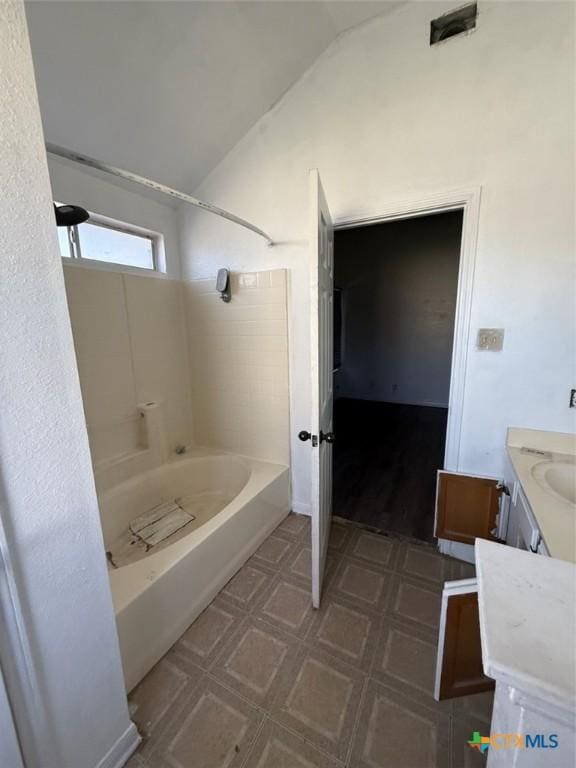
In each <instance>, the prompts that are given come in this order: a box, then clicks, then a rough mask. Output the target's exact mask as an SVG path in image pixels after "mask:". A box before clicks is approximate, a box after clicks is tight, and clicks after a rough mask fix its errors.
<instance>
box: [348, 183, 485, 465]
mask: <svg viewBox="0 0 576 768" xmlns="http://www.w3.org/2000/svg"><path fill="white" fill-rule="evenodd" d="M481 191H482V188H481V187H471V188H466V189H455V190H447V191H445V192H440V193H438V194H436V195H430V196H428V197H415V198H409V199H404V200H401V201H397V202H394V203H391V204H390V205H388V206H386V207H384V209H382V208H380V209H379V210H378V212H377V213H376V212H374V213H369V212H367V213H365V214H364V215H362V216H357V217H354V218H347V219H336V220H335V222H334V229H350V228H351V227H360V226H364V225H369V224H376V223H378V222H384V221H394V220H396V219H410V218H414V217H417V216H427V215H430V214H433V213H443V212H446V211H453V210H459V209H461V210H463V212H464V217H463V221H462V244H461V248H460V266H459V272H458V293H457V298H456V312H455V317H454V342H453V346H452V367H451V374H450V394H449V398H448V402H449V409H448V424H447V428H446V450H445V453H444V466H445V467H446V469H450V470H457V469H458V468H459V466H460V441H461V433H462V420H463V414H464V389H465V383H466V365H467V355H468V338H469V335H470V315H471V309H472V292H473V287H474V271H475V265H476V247H477V240H478V225H479V219H480V198H481Z"/></svg>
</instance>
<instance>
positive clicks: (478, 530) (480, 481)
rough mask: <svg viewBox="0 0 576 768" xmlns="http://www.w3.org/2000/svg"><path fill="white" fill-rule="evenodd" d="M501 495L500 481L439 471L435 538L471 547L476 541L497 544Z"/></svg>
mask: <svg viewBox="0 0 576 768" xmlns="http://www.w3.org/2000/svg"><path fill="white" fill-rule="evenodd" d="M501 495H502V486H501V483H500V481H499V480H496V479H493V478H488V477H473V476H472V475H461V474H458V473H453V472H443V471H442V470H441V471H439V472H438V486H437V499H436V536H437V537H438V538H441V539H448V540H449V541H459V542H461V543H463V544H472V545H473V544H474V541H475V540H476V539H488V540H490V541H498V533H497V530H496V529H497V519H498V518H497V516H498V513H499V511H500V497H501ZM492 531H496V533H495V534H493V533H492Z"/></svg>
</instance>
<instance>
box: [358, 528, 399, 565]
mask: <svg viewBox="0 0 576 768" xmlns="http://www.w3.org/2000/svg"><path fill="white" fill-rule="evenodd" d="M397 551H398V542H397V540H396V539H392V538H389V537H388V536H383V535H381V534H377V533H370V532H369V531H363V530H362V529H360V528H356V530H355V531H354V533H353V534H352V540H351V541H350V543H349V544H348V547H347V550H346V554H347V555H348V556H349V557H353V558H356V559H358V560H361V561H363V562H366V563H369V564H370V565H372V566H375V567H378V566H381V567H383V568H386V569H392V568H393V567H394V565H395V563H396V555H397Z"/></svg>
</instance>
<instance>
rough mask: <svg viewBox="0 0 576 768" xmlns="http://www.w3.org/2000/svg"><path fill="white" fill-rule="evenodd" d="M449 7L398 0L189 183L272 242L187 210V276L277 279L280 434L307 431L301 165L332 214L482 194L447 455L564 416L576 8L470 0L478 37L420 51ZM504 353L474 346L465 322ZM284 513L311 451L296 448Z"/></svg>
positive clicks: (495, 460)
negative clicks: (232, 272)
mask: <svg viewBox="0 0 576 768" xmlns="http://www.w3.org/2000/svg"><path fill="white" fill-rule="evenodd" d="M455 5H458V3H456V2H423V3H409V4H407V5H405V6H402V7H400V8H398V9H397V10H396V11H393V12H392V13H391V14H390V15H387V16H385V17H383V18H381V19H377V20H375V21H373V22H370V23H368V24H366V25H365V26H363V27H360V28H358V29H356V30H354V31H352V32H350V33H348V34H345V35H343V36H342V37H341V38H339V40H337V41H336V42H335V43H334V44H333V45H332V46H331V47H330V48H329V49H328V51H327V52H326V53H325V54H324V55H323V56H322V57H321V58H320V59H319V60H318V62H317V63H316V64H315V65H314V66H313V67H312V68H311V70H310V71H309V72H308V73H307V74H306V75H305V76H304V77H303V78H302V80H301V81H300V82H299V83H297V84H296V85H295V86H294V87H293V88H292V89H291V90H290V91H289V92H288V93H287V94H286V96H285V98H284V99H283V100H282V101H281V102H280V103H279V104H278V105H276V107H275V108H274V109H273V110H272V111H271V112H270V113H268V114H267V115H266V116H265V117H264V118H262V119H261V120H260V121H259V122H258V123H257V124H256V126H254V128H253V129H252V130H251V131H250V132H249V133H248V134H247V135H246V136H245V138H244V139H243V140H242V141H241V142H240V143H239V144H238V145H237V146H236V147H235V148H234V149H233V150H232V152H230V153H229V155H228V156H227V157H226V158H225V160H224V161H223V162H222V163H221V164H220V165H219V166H218V167H217V168H216V169H215V170H214V172H213V173H212V174H211V175H210V176H209V177H208V179H207V180H206V181H205V183H203V184H202V185H201V188H200V189H199V190H197V193H196V194H198V195H200V196H202V197H204V198H205V199H207V200H210V201H212V202H214V203H217V204H219V205H222V206H224V207H226V208H228V209H230V210H232V211H234V212H236V213H238V214H239V215H241V216H244V217H246V218H248V219H251V220H253V221H254V222H255V223H256V224H258V225H260V226H261V227H263V228H265V229H266V230H268V231H269V232H270V233H271V234H272V236H273V237H274V238H275V239H276V241H277V242H278V243H279V244H278V245H277V246H275V247H274V248H272V249H269V248H268V247H267V246H266V245H265V243H263V242H262V241H260V240H259V239H258V238H257V237H255V236H254V235H252V234H250V233H248V232H246V233H245V232H243V231H242V230H240V229H239V228H238V227H235V226H234V225H233V224H230V223H227V222H222V221H219V220H217V219H215V218H214V217H210V216H209V215H208V214H205V213H202V212H191V211H188V210H182V211H181V213H180V215H181V222H182V229H181V231H182V236H181V248H182V257H183V275H184V276H185V277H186V278H190V277H204V276H211V275H213V274H214V270H215V268H216V266H228V267H230V268H232V269H236V270H239V271H246V270H247V271H251V270H260V269H268V268H271V267H274V268H276V267H286V268H288V269H289V271H290V302H289V308H290V320H289V323H290V376H291V414H292V415H291V433H292V437H294V435H295V434H296V433H297V432H298V430H299V429H307V428H310V427H311V426H312V425H311V424H310V423H309V422H310V418H309V412H310V411H309V402H310V376H309V365H308V360H309V312H308V301H309V293H308V284H309V272H308V255H307V243H306V237H307V234H306V227H307V220H308V219H307V217H308V210H307V209H308V203H307V171H308V169H309V168H313V167H317V168H319V169H320V173H321V175H322V178H323V182H324V187H325V189H326V192H327V196H328V202H329V204H330V206H331V210H332V213H333V215H334V216H335V218H336V219H339V220H346V219H350V218H353V217H357V216H363V215H376V216H377V215H378V214H379V213H380V212H381V211H382V210H383V209H384V208H386V207H387V206H391V205H393V204H394V203H397V202H398V201H404V200H406V199H419V198H423V197H428V196H430V195H433V194H435V193H439V192H445V191H448V190H453V189H456V188H470V187H478V186H481V187H482V201H481V206H480V222H479V236H478V244H477V263H476V272H475V278H474V295H473V304H472V310H471V334H470V339H469V343H468V349H469V353H468V362H467V371H466V390H465V403H464V429H463V434H462V441H461V446H460V460H459V465H460V467H461V468H462V469H465V470H475V471H477V472H494V473H500V472H501V471H502V468H503V459H504V440H505V430H506V427H507V426H508V425H510V424H512V425H523V426H526V427H535V428H541V429H551V430H563V431H567V430H570V429H573V428H574V426H575V421H574V417H575V416H576V414H575V412H570V411H569V410H568V395H569V389H570V387H571V386H574V381H575V379H576V373H575V366H574V331H573V328H574V301H573V298H574V229H573V211H574V169H573V163H572V160H573V157H574V78H575V76H574V32H573V30H574V7H573V5H572V4H571V3H554V2H527V3H524V2H502V3H500V2H499V3H491V2H480V4H479V9H480V15H479V21H478V29H477V30H476V31H475V32H474V33H473V34H471V35H469V36H464V37H460V38H454V39H452V40H450V41H448V42H446V43H444V44H441V45H439V46H436V47H434V48H430V47H429V45H428V34H429V22H430V19H431V18H434V17H435V16H437V15H438V14H440V13H442V12H445V11H446V10H449V9H450V8H453V7H454V6H455ZM481 326H482V327H484V326H488V327H503V328H505V330H506V339H505V343H504V351H503V352H501V353H500V354H497V353H486V352H478V351H476V349H475V345H474V339H475V334H476V331H477V329H478V327H481ZM292 446H293V447H292V464H293V493H294V499H295V502H296V506H297V507H298V508H300V509H305V507H306V503H307V502H308V500H309V488H310V476H309V451H310V449H309V446H308V445H305V444H301V443H299V442H298V441H297V440H293V442H292Z"/></svg>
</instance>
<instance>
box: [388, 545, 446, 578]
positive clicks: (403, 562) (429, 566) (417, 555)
mask: <svg viewBox="0 0 576 768" xmlns="http://www.w3.org/2000/svg"><path fill="white" fill-rule="evenodd" d="M399 564H400V567H399V572H400V573H402V574H403V575H407V576H415V577H416V578H419V579H426V580H428V581H433V582H434V583H436V584H443V583H444V582H445V581H448V580H449V579H450V578H451V570H450V560H449V558H447V557H444V556H443V555H441V554H440V553H439V552H438V551H437V550H436V549H434V548H433V547H426V546H419V545H418V544H407V545H402V547H401V551H400V558H399Z"/></svg>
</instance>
